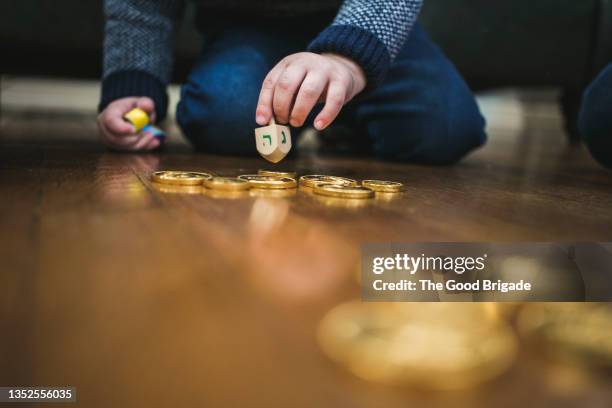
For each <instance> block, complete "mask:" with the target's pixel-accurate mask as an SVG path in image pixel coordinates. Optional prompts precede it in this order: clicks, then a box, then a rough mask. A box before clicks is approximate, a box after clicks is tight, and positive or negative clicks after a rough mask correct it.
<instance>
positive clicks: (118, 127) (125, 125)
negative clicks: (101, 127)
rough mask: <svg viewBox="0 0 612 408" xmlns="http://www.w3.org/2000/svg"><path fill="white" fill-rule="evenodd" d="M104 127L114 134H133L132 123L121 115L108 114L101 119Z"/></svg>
mask: <svg viewBox="0 0 612 408" xmlns="http://www.w3.org/2000/svg"><path fill="white" fill-rule="evenodd" d="M103 121H104V124H105V125H106V128H107V129H108V130H109V131H110V132H112V133H114V134H115V135H133V134H135V129H134V125H132V124H131V123H129V122H126V121H125V119H123V116H116V115H115V116H112V115H110V114H108V115H107V116H106V118H104V119H103Z"/></svg>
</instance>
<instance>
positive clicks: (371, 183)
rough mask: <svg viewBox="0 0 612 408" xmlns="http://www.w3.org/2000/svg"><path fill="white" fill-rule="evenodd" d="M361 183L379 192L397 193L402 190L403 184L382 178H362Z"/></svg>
mask: <svg viewBox="0 0 612 408" xmlns="http://www.w3.org/2000/svg"><path fill="white" fill-rule="evenodd" d="M361 185H362V186H363V187H367V188H369V189H372V190H374V191H376V192H381V193H399V192H400V191H402V187H403V186H404V185H403V184H402V183H398V182H397V181H383V180H363V181H362V182H361Z"/></svg>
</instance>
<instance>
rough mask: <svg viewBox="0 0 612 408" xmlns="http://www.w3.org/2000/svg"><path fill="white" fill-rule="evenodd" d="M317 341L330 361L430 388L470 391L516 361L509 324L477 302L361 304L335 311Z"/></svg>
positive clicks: (372, 376) (379, 378) (386, 380)
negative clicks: (468, 389) (466, 389)
mask: <svg viewBox="0 0 612 408" xmlns="http://www.w3.org/2000/svg"><path fill="white" fill-rule="evenodd" d="M318 340H319V344H320V345H321V348H322V350H323V351H324V352H325V354H327V355H328V356H329V357H330V358H331V359H332V360H334V361H336V362H338V363H339V364H341V365H343V366H345V367H346V368H347V369H348V370H349V371H350V372H352V373H353V374H355V375H356V376H358V377H360V378H363V379H365V380H369V381H374V382H378V383H382V384H386V385H394V386H404V385H410V386H415V387H418V388H423V389H430V390H453V389H465V388H470V387H473V386H476V385H478V384H480V383H483V382H485V381H487V380H490V379H493V378H495V377H497V376H499V375H501V374H502V373H504V372H505V371H506V370H508V368H509V367H510V366H511V365H512V363H513V362H514V361H515V359H516V356H517V350H518V341H517V337H516V335H515V334H514V332H513V331H512V329H511V327H510V325H509V324H508V323H506V322H504V321H502V320H500V319H499V318H498V317H497V315H496V314H495V313H491V311H490V310H489V306H487V305H483V304H476V303H409V304H401V303H363V302H359V301H353V302H348V303H344V304H341V305H339V306H337V307H336V308H334V309H332V310H331V311H330V312H329V313H328V314H327V315H326V316H325V318H324V319H323V320H322V322H321V324H320V326H319V331H318Z"/></svg>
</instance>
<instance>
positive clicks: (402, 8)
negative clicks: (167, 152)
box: [99, 0, 422, 120]
mask: <svg viewBox="0 0 612 408" xmlns="http://www.w3.org/2000/svg"><path fill="white" fill-rule="evenodd" d="M421 2H422V0H344V1H342V2H340V1H333V0H262V1H258V2H253V1H249V0H208V1H207V0H200V1H199V2H198V5H199V7H201V8H203V10H204V11H205V12H206V11H207V10H210V11H211V12H214V11H215V10H220V9H223V8H226V9H228V8H229V7H233V8H234V9H236V8H240V7H242V8H244V9H245V10H246V11H247V12H255V9H254V8H253V4H256V10H257V11H259V12H260V13H262V15H266V16H270V15H293V16H299V15H301V14H306V13H312V12H318V11H326V10H330V8H334V7H335V8H336V9H337V8H338V6H339V10H338V12H337V15H336V18H335V19H334V21H333V22H332V24H331V25H329V26H328V27H326V28H325V29H324V30H323V31H322V32H321V33H320V34H319V35H318V36H316V38H314V39H313V40H312V42H311V43H310V44H309V45H308V47H307V51H310V52H316V53H323V52H333V53H337V54H341V55H344V56H346V57H349V58H351V59H352V60H354V61H355V62H356V63H357V64H358V65H359V66H361V68H362V69H363V71H364V72H365V75H366V79H367V81H368V87H369V88H373V87H375V86H376V85H378V84H379V83H380V82H381V81H382V80H383V79H384V77H385V74H386V72H387V70H388V68H389V66H390V65H391V63H392V62H393V60H394V58H395V57H396V55H397V54H398V52H399V51H400V49H401V47H402V46H403V44H404V42H405V41H406V39H407V38H408V35H409V34H410V30H411V29H412V27H413V25H414V23H415V21H416V19H417V15H418V13H419V10H420V7H421ZM183 6H184V4H183V0H105V2H104V12H105V15H106V26H105V36H104V72H103V81H102V96H101V101H100V106H99V109H100V110H102V109H104V108H105V107H106V106H107V105H108V104H109V103H110V102H112V101H113V100H115V99H119V98H123V97H127V96H148V97H150V98H152V99H153V101H154V102H155V108H156V113H157V117H158V118H159V119H160V120H161V119H162V118H163V117H164V116H165V114H166V110H167V105H168V98H167V94H166V86H167V85H168V83H169V81H170V78H171V73H172V65H173V45H174V37H175V31H176V26H177V22H178V21H179V19H180V16H181V14H182V11H183ZM331 11H333V9H332V10H331Z"/></svg>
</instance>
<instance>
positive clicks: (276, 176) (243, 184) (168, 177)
mask: <svg viewBox="0 0 612 408" xmlns="http://www.w3.org/2000/svg"><path fill="white" fill-rule="evenodd" d="M296 178H297V173H295V172H291V171H272V170H259V171H258V173H257V174H244V175H240V176H238V177H217V176H213V175H212V174H209V173H203V172H193V171H176V170H166V171H156V172H155V173H153V174H152V175H151V179H152V180H153V181H154V182H156V183H161V184H167V185H175V186H203V187H205V188H206V189H208V190H215V191H234V192H236V191H246V190H249V189H253V190H290V189H295V188H297V187H298V182H297V179H296ZM299 185H300V186H301V187H304V188H306V189H310V190H311V191H312V192H313V193H314V194H318V195H321V196H326V197H333V198H337V199H367V198H372V197H374V196H375V195H376V194H381V195H393V194H396V193H399V192H401V190H402V186H403V185H402V183H399V182H394V181H383V180H364V181H363V182H362V183H361V185H359V183H358V182H357V181H356V180H353V179H349V178H346V177H338V176H327V175H320V174H315V175H305V176H302V177H300V179H299Z"/></svg>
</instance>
